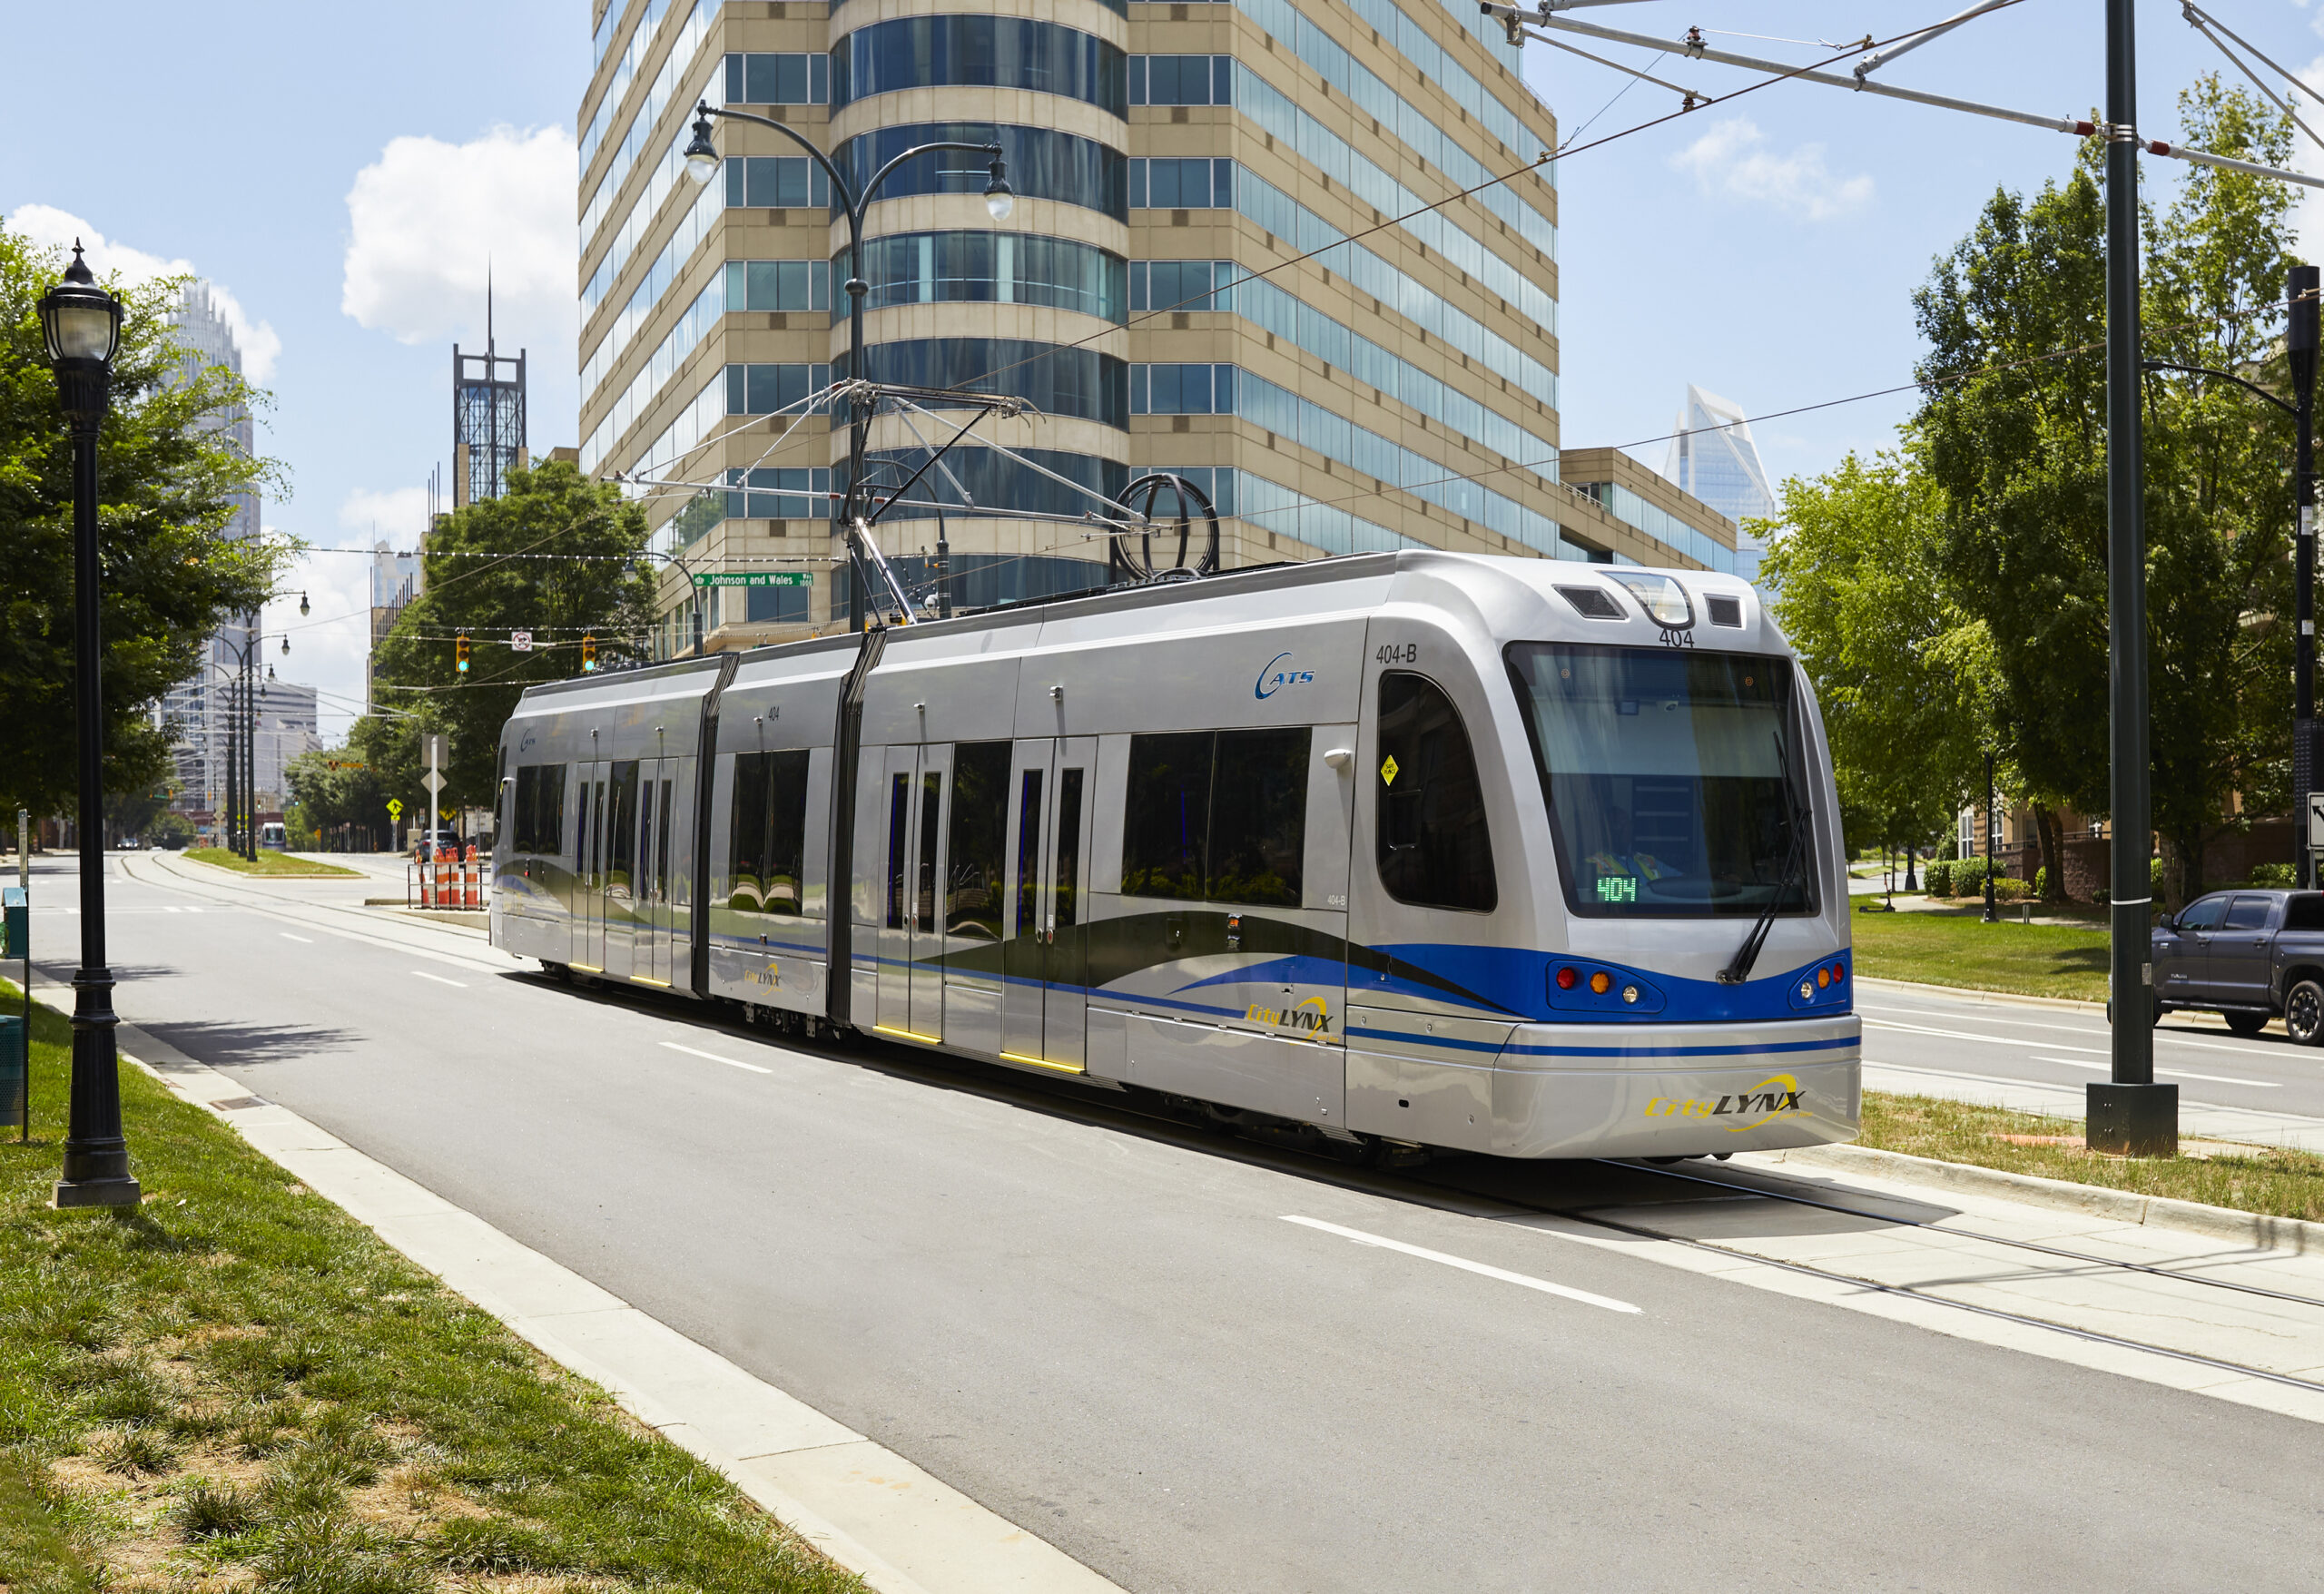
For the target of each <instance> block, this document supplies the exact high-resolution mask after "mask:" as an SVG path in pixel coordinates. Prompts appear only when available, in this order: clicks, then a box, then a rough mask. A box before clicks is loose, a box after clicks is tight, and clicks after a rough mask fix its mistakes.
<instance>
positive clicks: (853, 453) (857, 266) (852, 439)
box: [685, 100, 1016, 626]
mask: <svg viewBox="0 0 2324 1594" xmlns="http://www.w3.org/2000/svg"><path fill="white" fill-rule="evenodd" d="M714 116H718V117H723V118H724V119H725V120H727V121H729V122H748V123H755V124H756V125H758V126H760V127H772V128H773V129H774V131H775V132H777V133H781V134H783V136H784V137H785V138H787V139H789V140H790V141H791V142H792V143H795V144H797V145H798V146H799V147H800V148H801V149H803V150H804V151H806V152H807V153H808V154H809V155H810V156H811V157H812V159H813V160H814V162H815V164H816V165H818V166H820V167H822V172H823V175H824V176H825V177H826V178H828V179H829V180H830V181H831V185H832V192H833V193H835V194H837V195H838V196H839V200H840V204H841V206H842V208H843V209H844V211H845V212H846V215H847V246H848V248H847V261H848V267H849V271H848V278H847V283H846V292H847V297H848V361H847V371H848V377H849V379H850V386H849V389H848V394H847V496H846V497H845V498H844V499H842V502H841V505H840V524H841V525H842V526H844V527H846V529H847V535H848V536H849V537H850V538H851V539H853V538H855V537H856V536H859V532H858V530H857V526H858V523H859V522H861V521H862V519H863V515H862V500H863V493H864V481H863V477H864V475H865V472H864V468H863V451H864V443H865V438H866V435H867V433H868V432H869V430H870V428H871V409H870V406H869V405H867V404H866V403H865V402H864V398H863V392H862V383H863V380H864V378H865V375H866V373H865V371H864V369H863V300H864V296H865V295H866V294H868V293H870V292H871V290H872V289H871V284H869V283H868V282H866V281H864V280H863V212H864V209H865V207H867V206H868V205H870V204H871V202H872V197H873V196H874V195H875V194H877V193H878V192H879V191H880V185H881V183H883V182H886V181H887V180H888V177H889V174H890V173H891V172H894V171H895V170H896V168H897V167H899V166H901V165H902V164H903V163H904V162H906V161H909V160H911V159H913V158H914V157H916V156H920V155H926V154H931V153H935V152H937V151H939V150H965V151H968V152H970V153H975V154H981V155H985V156H987V157H989V158H990V160H991V162H992V164H991V166H990V169H989V174H988V181H987V182H986V183H985V190H984V202H985V209H986V211H987V212H988V213H989V214H990V216H991V217H992V219H993V220H994V221H1007V220H1008V219H1009V212H1010V211H1011V210H1012V209H1014V208H1015V206H1016V191H1015V190H1014V189H1012V188H1010V187H1009V162H1008V160H1007V158H1006V156H1005V155H1004V154H1003V153H1002V150H1001V146H1000V145H999V144H997V143H990V144H980V143H966V142H963V141H961V140H958V139H937V140H934V141H932V142H931V143H924V144H914V145H913V146H912V147H911V149H908V150H906V151H904V152H903V153H901V154H900V155H898V156H896V157H895V158H894V159H893V160H891V161H890V162H887V164H885V165H883V166H881V168H880V169H879V170H878V171H877V172H873V173H872V177H871V179H870V181H868V182H865V183H864V185H863V189H862V192H860V193H859V192H856V191H855V190H854V189H853V188H852V187H850V186H849V184H848V181H847V179H846V178H844V177H842V175H841V174H840V170H839V167H838V165H837V164H836V163H835V162H833V161H832V158H831V157H830V156H829V155H827V154H825V153H823V152H822V151H821V150H819V149H817V148H816V147H815V146H814V144H813V143H812V142H810V141H809V140H808V138H807V137H806V135H805V134H803V133H801V132H799V130H798V129H796V128H794V127H793V126H791V125H790V124H789V123H783V122H777V121H775V120H774V119H773V117H769V116H759V115H755V114H753V113H751V112H748V111H729V110H725V109H723V108H721V107H719V106H715V105H713V104H712V103H710V102H709V101H707V100H702V101H698V102H696V103H695V105H694V140H693V142H692V143H688V144H687V145H686V148H685V163H686V174H687V175H688V176H690V177H692V178H693V179H694V182H696V183H698V184H703V185H707V184H708V183H709V182H710V180H711V179H712V178H714V177H715V176H717V175H718V171H719V166H720V159H719V154H718V146H717V145H715V144H714V143H711V140H710V119H711V118H712V117H714ZM862 586H863V582H862V579H861V576H860V574H859V577H858V579H857V580H855V581H854V582H852V583H851V584H850V585H849V589H848V600H849V601H848V607H849V608H850V609H852V610H853V611H854V615H853V622H854V624H856V625H859V626H860V625H862V615H863V612H864V611H863V593H862Z"/></svg>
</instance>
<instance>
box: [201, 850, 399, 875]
mask: <svg viewBox="0 0 2324 1594" xmlns="http://www.w3.org/2000/svg"><path fill="white" fill-rule="evenodd" d="M185 856H186V857H188V858H190V859H192V861H194V862H196V863H207V864H210V865H212V867H213V868H217V869H231V870H232V871H234V872H235V873H236V874H256V875H264V876H266V877H267V878H269V879H270V880H320V879H325V878H330V877H341V876H343V877H345V878H348V879H350V880H360V879H362V878H363V871H361V870H359V869H341V868H340V866H339V865H338V864H336V863H318V862H316V861H314V860H313V859H311V858H293V857H292V856H291V854H289V853H288V852H261V853H260V854H259V855H258V861H256V862H252V861H251V860H249V859H247V858H244V857H241V856H240V855H239V854H237V853H233V852H229V851H226V849H225V848H223V847H189V848H187V849H186V851H185Z"/></svg>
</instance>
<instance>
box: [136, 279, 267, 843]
mask: <svg viewBox="0 0 2324 1594" xmlns="http://www.w3.org/2000/svg"><path fill="white" fill-rule="evenodd" d="M170 322H171V327H172V335H173V337H174V339H175V340H176V343H177V347H178V367H177V370H176V372H175V373H174V374H173V375H172V378H171V381H172V385H174V386H178V387H184V386H188V385H190V384H192V382H194V381H195V380H197V379H199V378H200V377H201V375H202V372H203V371H204V370H206V369H210V368H212V367H220V368H222V369H226V370H230V371H232V372H233V373H234V374H235V375H237V376H239V375H241V369H242V353H241V348H240V347H239V346H238V345H237V344H236V342H235V340H234V330H233V327H232V325H231V323H230V322H229V321H228V320H227V319H226V316H225V312H224V310H222V307H221V306H220V304H219V302H218V296H217V294H216V293H215V292H214V291H213V290H212V288H211V286H210V284H209V283H207V282H203V281H201V280H195V281H192V282H189V283H188V284H186V289H185V292H184V295H183V297H182V298H181V299H180V300H179V301H178V305H177V308H176V309H175V310H174V311H172V314H171V317H170ZM202 424H203V426H204V427H205V428H207V429H209V430H212V431H215V432H218V433H221V434H222V435H223V437H224V438H225V439H226V441H227V442H228V444H229V445H230V446H231V447H232V448H239V449H240V450H241V451H242V452H243V453H244V454H249V453H251V452H253V451H254V450H255V449H256V448H257V442H258V438H257V430H256V428H255V426H254V425H253V423H252V421H251V413H250V410H249V409H248V408H246V407H244V406H241V405H236V406H234V407H233V408H231V409H230V410H226V411H223V412H221V413H219V414H216V415H213V416H212V417H210V418H208V419H207V420H205V421H204V422H203V423H202ZM232 502H233V506H234V507H233V515H232V517H231V519H230V520H229V521H228V522H227V525H226V528H225V530H224V532H223V533H222V535H223V536H228V537H235V538H246V537H255V536H258V535H259V496H258V494H257V493H256V492H254V491H253V492H247V493H240V494H237V495H235V497H234V498H233V500H232ZM260 635H261V632H260V626H259V616H258V615H257V614H256V613H255V612H253V613H251V614H247V615H233V616H231V617H230V618H229V619H228V620H227V621H226V622H225V624H223V625H221V626H220V627H219V628H218V630H217V631H216V632H215V633H214V634H212V635H211V637H210V638H209V639H208V640H207V641H205V642H204V643H203V644H202V654H201V659H200V662H199V663H198V664H196V665H195V668H194V673H193V674H192V676H190V677H189V678H187V679H186V680H185V681H184V682H182V683H181V684H179V685H177V686H175V687H172V689H171V690H170V691H169V692H167V693H166V694H163V695H162V702H161V704H160V705H159V707H158V709H157V711H156V712H157V713H158V715H159V717H160V720H161V722H162V723H163V724H172V723H173V724H175V725H176V727H177V745H176V750H175V762H176V775H175V779H174V782H172V790H173V795H172V798H171V806H172V807H173V808H175V809H177V810H179V811H180V812H185V813H206V812H212V811H214V810H215V809H216V808H217V807H218V806H219V805H220V804H221V803H222V802H223V801H224V800H225V795H226V783H227V752H228V748H227V703H228V696H229V693H228V685H229V682H230V679H231V676H232V675H233V674H234V673H235V672H236V671H238V670H239V669H240V668H241V663H242V658H243V655H244V654H246V653H247V654H251V655H252V656H255V654H256V652H257V646H258V641H259V637H260Z"/></svg>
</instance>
